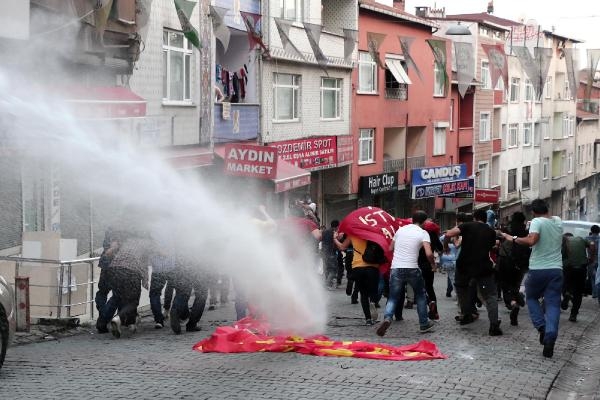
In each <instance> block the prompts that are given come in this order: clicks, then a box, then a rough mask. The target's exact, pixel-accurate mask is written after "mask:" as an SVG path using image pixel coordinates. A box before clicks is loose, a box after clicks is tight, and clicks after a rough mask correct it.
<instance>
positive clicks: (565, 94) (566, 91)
mask: <svg viewBox="0 0 600 400" xmlns="http://www.w3.org/2000/svg"><path fill="white" fill-rule="evenodd" d="M563 89H564V90H563V99H565V100H571V89H570V88H569V79H568V78H565V85H564V87H563Z"/></svg>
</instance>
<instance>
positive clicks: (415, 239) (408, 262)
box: [377, 211, 435, 336]
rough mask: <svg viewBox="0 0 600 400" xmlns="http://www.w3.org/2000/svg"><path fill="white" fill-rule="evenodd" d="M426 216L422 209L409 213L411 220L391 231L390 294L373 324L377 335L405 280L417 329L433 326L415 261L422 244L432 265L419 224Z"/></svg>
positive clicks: (389, 316)
mask: <svg viewBox="0 0 600 400" xmlns="http://www.w3.org/2000/svg"><path fill="white" fill-rule="evenodd" d="M426 220H427V214H426V213H425V212H424V211H416V212H415V213H414V214H413V216H412V224H409V225H406V226H403V227H402V228H400V229H398V231H397V232H396V234H395V235H394V240H393V242H392V243H391V245H390V251H393V252H394V257H393V259H392V267H391V272H390V294H389V297H388V301H387V304H386V305H385V314H384V320H383V322H382V323H381V325H380V326H379V328H377V334H378V335H379V336H383V335H385V332H386V331H387V330H388V328H389V327H390V325H391V324H392V317H393V315H394V311H395V310H396V303H397V302H398V299H399V298H400V294H401V292H402V291H403V290H404V286H405V285H406V284H407V283H408V284H409V285H410V286H411V287H412V288H413V291H414V293H415V303H416V304H417V314H418V315H419V326H420V331H421V332H429V331H431V330H432V328H433V321H430V320H429V318H428V316H427V299H426V296H425V281H424V280H423V275H422V273H421V269H420V268H419V265H418V263H417V260H418V258H419V251H420V250H421V247H423V249H424V250H425V255H426V256H427V260H428V261H429V263H430V264H431V266H432V267H435V260H434V258H433V252H432V251H431V244H430V239H429V234H428V233H427V231H425V230H424V229H423V228H421V225H423V224H424V223H425V221H426Z"/></svg>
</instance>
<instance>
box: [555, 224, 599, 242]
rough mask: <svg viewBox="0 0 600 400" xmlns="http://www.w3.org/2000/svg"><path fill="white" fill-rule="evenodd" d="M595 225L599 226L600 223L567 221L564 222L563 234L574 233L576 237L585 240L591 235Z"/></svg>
mask: <svg viewBox="0 0 600 400" xmlns="http://www.w3.org/2000/svg"><path fill="white" fill-rule="evenodd" d="M593 225H599V226H600V222H588V221H570V220H565V221H563V222H562V226H563V233H572V234H573V235H575V236H580V237H582V238H585V237H586V236H588V235H589V234H590V229H591V228H592V226H593Z"/></svg>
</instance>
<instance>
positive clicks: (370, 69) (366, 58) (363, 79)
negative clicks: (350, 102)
mask: <svg viewBox="0 0 600 400" xmlns="http://www.w3.org/2000/svg"><path fill="white" fill-rule="evenodd" d="M358 91H359V93H377V64H375V61H373V58H372V57H371V54H370V53H368V52H366V51H361V52H359V53H358Z"/></svg>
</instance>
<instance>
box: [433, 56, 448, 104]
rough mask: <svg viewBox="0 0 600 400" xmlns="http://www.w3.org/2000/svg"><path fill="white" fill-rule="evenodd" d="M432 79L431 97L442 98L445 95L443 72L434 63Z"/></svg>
mask: <svg viewBox="0 0 600 400" xmlns="http://www.w3.org/2000/svg"><path fill="white" fill-rule="evenodd" d="M433 79H434V81H433V95H434V96H435V97H443V96H444V95H445V94H446V83H445V82H444V80H445V76H444V70H443V69H442V68H440V66H439V65H438V63H436V62H434V63H433Z"/></svg>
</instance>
